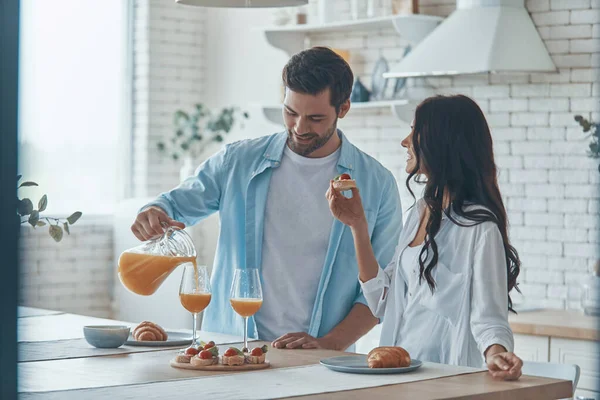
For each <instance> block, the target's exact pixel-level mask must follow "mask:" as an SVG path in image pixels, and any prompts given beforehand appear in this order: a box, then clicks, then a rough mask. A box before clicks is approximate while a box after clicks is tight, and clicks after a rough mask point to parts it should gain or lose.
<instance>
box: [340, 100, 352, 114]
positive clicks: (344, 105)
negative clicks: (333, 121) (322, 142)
mask: <svg viewBox="0 0 600 400" xmlns="http://www.w3.org/2000/svg"><path fill="white" fill-rule="evenodd" d="M348 111H350V99H348V100H346V101H345V102H343V103H342V105H341V106H340V111H339V112H338V118H344V117H345V116H346V114H348Z"/></svg>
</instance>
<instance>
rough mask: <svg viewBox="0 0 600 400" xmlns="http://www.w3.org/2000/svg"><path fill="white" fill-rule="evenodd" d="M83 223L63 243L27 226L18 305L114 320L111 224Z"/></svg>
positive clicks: (23, 237) (40, 230) (23, 240)
mask: <svg viewBox="0 0 600 400" xmlns="http://www.w3.org/2000/svg"><path fill="white" fill-rule="evenodd" d="M84 219H85V216H84V217H82V221H81V222H78V223H77V224H75V225H74V226H73V227H71V235H69V236H67V235H66V234H65V236H64V237H63V239H62V241H61V242H59V243H56V242H55V241H54V240H53V239H52V238H51V237H50V236H49V235H48V231H47V228H37V229H35V230H34V229H33V228H31V227H30V226H29V225H24V226H22V228H21V242H20V253H21V256H20V262H21V270H20V278H19V279H20V288H19V289H20V292H19V304H21V305H26V306H31V307H41V308H48V309H53V310H60V311H65V312H71V313H77V314H84V315H93V316H98V317H111V291H112V285H113V282H114V279H115V271H116V266H115V264H114V260H113V243H112V225H110V221H109V222H104V223H102V222H95V223H89V224H88V223H85V222H83V221H84Z"/></svg>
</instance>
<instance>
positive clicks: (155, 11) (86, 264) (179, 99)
mask: <svg viewBox="0 0 600 400" xmlns="http://www.w3.org/2000/svg"><path fill="white" fill-rule="evenodd" d="M203 15H204V11H203V10H202V9H201V8H195V7H194V8H189V7H182V6H178V5H177V4H175V2H163V1H159V0H136V1H135V2H134V27H133V39H134V40H133V42H134V43H133V49H132V50H133V64H134V68H133V70H134V76H133V102H134V107H133V109H134V111H133V113H134V115H133V132H132V134H133V185H134V187H133V191H132V192H133V195H134V196H146V195H148V194H158V193H159V192H161V191H164V190H167V189H169V188H171V187H173V186H174V185H176V184H177V182H178V180H179V168H178V165H177V164H176V163H173V162H171V161H170V160H164V159H162V158H160V157H159V156H158V154H157V152H156V142H157V141H158V140H160V139H161V138H162V137H164V136H166V135H170V134H171V133H172V126H171V124H172V114H173V112H174V111H175V110H176V109H178V108H187V109H191V107H192V106H193V105H194V104H195V103H196V102H199V101H202V100H203V99H202V97H201V96H202V94H203V89H204V80H205V74H204V70H203V68H204V67H203V66H204V59H205V54H204V53H203V46H204V43H203V33H204V31H203V30H204V24H203ZM84 218H85V216H84ZM82 219H83V218H82ZM110 221H111V220H110V219H107V220H106V221H105V222H96V223H86V224H79V223H78V224H77V225H75V226H73V228H72V231H71V232H72V234H71V236H68V237H67V236H65V238H63V240H62V241H61V242H60V243H55V242H54V241H53V240H52V238H50V237H49V236H48V233H47V232H46V230H44V229H36V230H33V229H32V228H30V227H27V226H25V227H23V228H22V231H21V232H22V243H21V252H22V257H21V260H22V264H21V265H22V271H21V292H20V303H21V304H24V305H28V306H37V307H43V308H50V309H58V310H62V311H66V312H74V313H80V314H86V315H96V316H102V317H109V316H111V308H110V302H111V293H112V285H113V281H114V277H115V268H116V266H115V260H114V259H113V243H112V240H113V237H112V225H111V222H110ZM194 232H195V234H197V235H198V236H201V235H202V232H201V230H195V231H194ZM196 242H197V243H201V242H202V241H201V240H197V239H196ZM198 250H199V252H200V253H201V251H202V249H201V248H199V249H198Z"/></svg>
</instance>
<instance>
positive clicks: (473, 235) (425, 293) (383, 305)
mask: <svg viewBox="0 0 600 400" xmlns="http://www.w3.org/2000/svg"><path fill="white" fill-rule="evenodd" d="M424 207H425V203H424V202H423V200H419V201H418V202H417V204H416V205H415V207H413V209H412V210H411V211H410V213H409V215H408V218H407V221H406V224H405V226H404V229H403V230H402V234H401V235H400V239H399V243H398V246H397V247H396V252H395V255H394V258H393V260H392V261H391V262H390V263H389V264H388V265H387V267H385V269H382V268H379V271H378V274H377V276H376V277H375V278H373V279H371V280H369V281H367V282H361V286H362V290H363V293H364V295H365V298H366V299H367V303H368V305H369V308H370V309H371V311H372V312H373V315H375V316H376V317H379V318H383V322H382V324H383V325H382V330H381V339H380V345H381V346H402V347H404V348H405V349H406V350H407V351H408V352H409V354H410V355H411V357H412V358H415V359H419V360H422V361H431V362H438V363H443V364H454V365H463V366H471V367H481V366H482V365H483V364H484V358H483V353H484V352H485V350H486V349H487V348H488V347H489V346H491V345H493V344H500V345H502V346H504V347H505V348H506V349H507V351H513V347H514V342H513V333H512V330H511V329H510V326H509V324H508V295H507V293H508V292H507V270H506V258H505V253H504V245H503V241H502V236H501V234H500V230H499V229H498V227H497V226H496V224H494V223H493V222H484V223H482V224H478V225H474V226H469V227H463V226H460V225H457V224H455V223H454V222H452V221H451V220H450V219H448V218H447V217H446V216H445V215H444V217H443V218H442V223H441V226H440V230H439V232H438V234H437V235H436V237H435V241H436V243H437V246H438V257H439V258H438V262H437V265H436V266H435V267H434V268H433V270H432V276H433V278H434V280H435V290H434V292H433V293H432V292H431V290H430V288H429V285H428V284H427V282H426V281H425V279H423V280H422V282H419V263H418V257H419V254H420V251H421V248H422V245H421V246H417V247H414V248H411V247H409V246H408V245H409V243H411V242H412V240H413V239H414V237H415V235H416V233H417V231H418V228H419V222H420V219H421V213H422V212H423V211H424ZM470 207H477V206H470ZM452 217H453V218H455V219H457V220H458V221H460V222H461V223H463V224H469V225H472V224H473V222H471V221H468V220H464V219H461V218H460V217H458V216H457V215H454V214H453V215H452ZM429 254H430V255H431V254H432V250H431V248H430V249H429ZM426 264H427V263H426ZM426 264H425V265H426ZM359 281H360V280H359Z"/></svg>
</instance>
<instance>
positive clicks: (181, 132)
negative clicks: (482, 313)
mask: <svg viewBox="0 0 600 400" xmlns="http://www.w3.org/2000/svg"><path fill="white" fill-rule="evenodd" d="M175 136H177V137H182V136H183V129H177V131H176V132H175Z"/></svg>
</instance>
